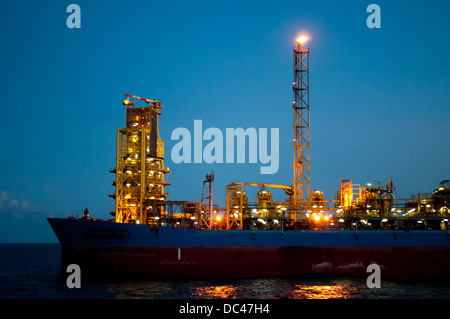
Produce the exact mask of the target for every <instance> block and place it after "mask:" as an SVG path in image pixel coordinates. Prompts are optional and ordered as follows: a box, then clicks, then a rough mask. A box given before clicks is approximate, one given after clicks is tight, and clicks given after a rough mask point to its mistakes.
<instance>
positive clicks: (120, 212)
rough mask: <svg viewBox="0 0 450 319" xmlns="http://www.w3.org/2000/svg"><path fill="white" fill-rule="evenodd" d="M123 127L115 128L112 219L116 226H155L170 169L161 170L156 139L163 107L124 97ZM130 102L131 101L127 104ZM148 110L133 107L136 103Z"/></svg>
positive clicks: (160, 149)
mask: <svg viewBox="0 0 450 319" xmlns="http://www.w3.org/2000/svg"><path fill="white" fill-rule="evenodd" d="M125 96H127V98H126V100H124V101H123V103H122V104H123V105H125V106H126V126H125V127H124V128H119V127H118V128H117V150H116V168H115V169H113V170H111V171H112V172H115V174H116V179H115V181H114V182H113V185H115V187H116V192H115V194H114V196H113V197H114V198H115V201H116V207H115V211H114V214H113V215H114V216H115V219H116V222H117V223H135V224H149V225H152V226H155V227H156V226H157V224H158V220H159V219H160V218H161V213H162V210H163V206H162V205H163V202H164V200H165V199H166V197H167V196H168V194H166V193H165V192H164V187H165V186H167V185H170V183H169V182H168V181H167V180H166V177H167V174H169V173H170V170H169V168H165V167H164V142H163V141H162V140H161V138H160V136H159V129H158V116H159V115H161V112H160V110H161V109H162V108H163V106H162V104H161V103H160V102H158V101H156V100H150V99H145V98H140V97H137V96H134V95H129V94H125ZM130 98H132V99H133V100H130ZM135 100H142V101H145V102H146V103H147V104H148V105H149V106H143V107H135V104H136V101H135Z"/></svg>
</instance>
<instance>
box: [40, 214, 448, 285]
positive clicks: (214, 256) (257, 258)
mask: <svg viewBox="0 0 450 319" xmlns="http://www.w3.org/2000/svg"><path fill="white" fill-rule="evenodd" d="M48 221H49V222H50V225H51V226H52V228H53V230H54V231H55V234H56V236H57V237H58V239H59V241H60V243H61V245H62V267H63V268H62V269H63V271H65V269H66V266H67V265H69V264H78V265H79V266H80V267H81V269H82V271H83V273H93V274H106V275H111V274H122V275H148V276H162V277H183V278H188V277H193V278H231V277H233V278H239V277H278V276H293V275H302V274H310V273H327V274H340V275H350V276H368V273H367V266H368V265H370V264H372V263H375V264H378V265H379V266H380V270H381V276H382V278H404V279H409V278H433V277H434V278H436V277H437V278H443V277H449V275H450V271H449V270H450V240H449V236H448V233H447V232H446V231H442V230H411V231H398V230H397V231H394V230H364V231H359V232H357V231H354V230H286V231H282V230H278V231H277V230H257V231H252V230H198V229H197V230H196V229H186V228H180V227H164V226H161V227H158V228H157V229H154V228H151V227H150V226H148V225H139V224H124V223H116V222H108V221H91V220H81V219H78V220H77V219H58V218H49V219H48Z"/></svg>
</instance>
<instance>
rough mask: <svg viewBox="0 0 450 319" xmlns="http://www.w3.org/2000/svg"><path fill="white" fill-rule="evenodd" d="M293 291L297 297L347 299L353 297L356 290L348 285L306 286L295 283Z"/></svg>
mask: <svg viewBox="0 0 450 319" xmlns="http://www.w3.org/2000/svg"><path fill="white" fill-rule="evenodd" d="M296 288H298V289H296V290H295V291H294V293H295V297H294V298H298V299H303V298H305V299H348V298H353V297H354V296H353V295H354V293H355V292H356V291H357V288H356V287H352V286H350V285H336V286H306V285H296Z"/></svg>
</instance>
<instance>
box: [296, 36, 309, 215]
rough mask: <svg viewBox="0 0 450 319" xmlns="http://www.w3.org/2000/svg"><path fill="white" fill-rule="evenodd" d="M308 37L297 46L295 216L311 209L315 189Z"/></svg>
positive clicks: (299, 41)
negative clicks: (312, 158)
mask: <svg viewBox="0 0 450 319" xmlns="http://www.w3.org/2000/svg"><path fill="white" fill-rule="evenodd" d="M307 40H308V38H307V37H300V38H298V39H297V46H296V47H294V83H293V85H292V88H293V91H294V101H293V105H292V107H293V109H294V142H293V143H294V181H293V184H294V205H295V207H296V214H295V219H296V220H297V219H298V214H299V213H300V214H302V212H304V211H305V210H306V209H307V206H308V200H309V197H310V191H311V183H310V182H311V179H310V149H309V146H310V140H309V137H310V131H309V49H304V48H303V47H302V44H304V43H305V42H306V41H307Z"/></svg>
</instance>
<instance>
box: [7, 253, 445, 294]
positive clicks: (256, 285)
mask: <svg viewBox="0 0 450 319" xmlns="http://www.w3.org/2000/svg"><path fill="white" fill-rule="evenodd" d="M60 258H61V252H60V245H59V244H0V299H189V300H193V299H197V300H200V299H234V300H237V299H267V300H268V299H330V298H333V299H389V300H392V299H450V281H439V280H433V281H419V282H406V281H388V280H383V278H382V279H381V288H372V289H370V288H368V287H367V285H366V279H365V278H347V277H329V276H302V277H295V278H270V279H243V280H149V279H146V280H137V279H126V280H125V279H86V278H83V276H82V277H81V288H78V289H77V288H73V289H70V288H68V287H67V285H66V277H65V274H61V272H60Z"/></svg>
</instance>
